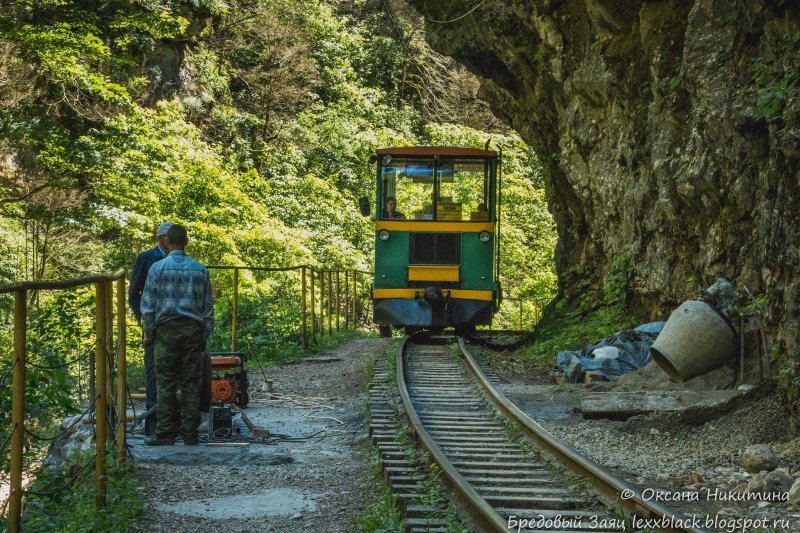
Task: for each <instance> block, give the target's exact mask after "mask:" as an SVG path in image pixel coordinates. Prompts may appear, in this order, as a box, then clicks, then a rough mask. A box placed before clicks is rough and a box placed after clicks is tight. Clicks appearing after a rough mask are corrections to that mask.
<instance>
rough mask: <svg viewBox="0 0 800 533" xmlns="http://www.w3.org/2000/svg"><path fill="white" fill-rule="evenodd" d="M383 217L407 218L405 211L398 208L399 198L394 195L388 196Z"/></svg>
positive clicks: (391, 218) (390, 218) (392, 218)
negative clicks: (402, 211)
mask: <svg viewBox="0 0 800 533" xmlns="http://www.w3.org/2000/svg"><path fill="white" fill-rule="evenodd" d="M381 217H382V218H387V219H389V220H405V218H406V216H405V215H404V214H403V213H401V212H400V211H398V210H397V199H396V198H395V197H394V196H387V197H386V207H385V208H384V210H383V214H382V215H381Z"/></svg>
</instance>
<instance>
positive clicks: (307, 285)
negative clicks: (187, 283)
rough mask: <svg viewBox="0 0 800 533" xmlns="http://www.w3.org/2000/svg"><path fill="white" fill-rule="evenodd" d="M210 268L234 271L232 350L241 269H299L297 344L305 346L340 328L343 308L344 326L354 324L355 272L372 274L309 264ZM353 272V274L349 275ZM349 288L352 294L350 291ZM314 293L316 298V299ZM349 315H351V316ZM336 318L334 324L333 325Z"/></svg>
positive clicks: (280, 270)
mask: <svg viewBox="0 0 800 533" xmlns="http://www.w3.org/2000/svg"><path fill="white" fill-rule="evenodd" d="M207 268H208V269H209V270H232V271H233V287H232V292H233V298H232V302H231V342H230V349H231V351H236V349H237V346H238V338H237V335H238V330H239V325H240V323H241V317H240V315H239V289H240V285H241V277H240V275H239V271H240V270H250V271H259V272H289V271H299V272H300V277H301V280H300V292H301V294H300V318H299V323H300V324H299V325H300V345H301V346H302V347H303V349H307V348H308V344H309V340H314V339H316V337H317V335H319V336H321V337H322V336H325V330H326V321H327V334H328V335H329V336H331V335H333V331H334V329H335V330H336V331H337V332H338V331H341V322H342V311H344V320H345V325H344V327H345V329H348V328H350V327H351V326H352V327H353V328H355V327H356V326H357V323H358V321H357V300H358V298H357V290H356V287H357V285H356V275H357V274H371V272H366V271H363V270H355V269H353V270H333V269H316V268H314V267H311V266H308V265H298V266H290V267H258V266H247V265H231V266H227V265H208V266H207ZM351 275H352V278H351ZM342 276H344V279H345V293H344V310H343V309H342V300H343V298H342V296H343V295H342V286H341V285H342V282H341V277H342ZM351 290H352V295H351ZM317 295H319V300H318V301H317ZM351 316H352V319H351V318H350V317H351ZM334 321H335V326H334Z"/></svg>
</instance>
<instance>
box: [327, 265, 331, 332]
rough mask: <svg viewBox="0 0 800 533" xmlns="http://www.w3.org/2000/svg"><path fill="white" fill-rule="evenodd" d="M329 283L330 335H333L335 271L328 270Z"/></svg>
mask: <svg viewBox="0 0 800 533" xmlns="http://www.w3.org/2000/svg"><path fill="white" fill-rule="evenodd" d="M326 283H327V284H328V307H327V309H326V310H327V311H328V335H333V322H332V321H331V319H332V318H333V311H332V310H331V307H333V272H332V271H330V270H328V279H327V280H326Z"/></svg>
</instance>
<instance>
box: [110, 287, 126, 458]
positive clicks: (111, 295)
mask: <svg viewBox="0 0 800 533" xmlns="http://www.w3.org/2000/svg"><path fill="white" fill-rule="evenodd" d="M113 354H114V284H113V283H112V282H111V281H107V282H106V406H109V405H110V406H111V409H109V411H108V412H109V414H110V416H111V418H107V419H106V422H107V423H108V427H109V428H113V427H114V417H116V418H117V420H119V419H120V418H119V416H120V415H119V413H115V412H114V403H113V398H114V379H113V377H112V372H113V371H114V359H113V357H112V356H113ZM122 416H123V420H124V416H125V415H124V414H123V415H122ZM114 437H115V435H114V432H113V431H106V439H107V441H108V443H109V444H110V443H112V442H113V441H114Z"/></svg>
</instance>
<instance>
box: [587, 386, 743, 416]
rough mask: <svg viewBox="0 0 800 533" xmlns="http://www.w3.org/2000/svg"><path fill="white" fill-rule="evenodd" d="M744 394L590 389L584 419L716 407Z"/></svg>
mask: <svg viewBox="0 0 800 533" xmlns="http://www.w3.org/2000/svg"><path fill="white" fill-rule="evenodd" d="M741 394H742V391H738V390H708V391H658V392H647V393H645V392H587V393H586V395H585V396H584V399H583V401H582V402H581V411H582V412H583V417H584V418H609V419H613V420H627V419H628V418H630V417H632V416H636V415H643V414H648V413H653V412H657V411H659V412H668V411H672V412H674V411H682V410H685V409H688V408H690V407H703V408H706V407H716V406H719V405H722V404H724V403H726V402H728V401H730V400H732V399H733V398H735V397H737V396H739V395H741Z"/></svg>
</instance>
